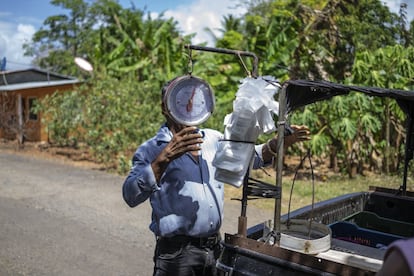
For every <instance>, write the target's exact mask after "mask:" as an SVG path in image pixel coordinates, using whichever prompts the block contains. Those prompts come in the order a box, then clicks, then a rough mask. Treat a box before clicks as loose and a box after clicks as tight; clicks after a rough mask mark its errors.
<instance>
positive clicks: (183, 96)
mask: <svg viewBox="0 0 414 276" xmlns="http://www.w3.org/2000/svg"><path fill="white" fill-rule="evenodd" d="M165 97H166V98H165V103H166V106H167V112H168V113H169V115H170V116H171V118H172V119H173V120H174V121H175V122H176V123H179V124H182V125H186V126H196V125H200V124H202V123H204V122H205V121H206V120H207V119H208V118H209V117H210V116H211V114H212V113H213V110H214V105H215V102H214V95H213V91H212V89H211V87H210V85H209V84H208V83H207V82H205V81H203V80H202V79H199V78H197V77H194V76H183V77H179V78H177V79H176V80H174V81H173V82H172V83H171V84H170V86H169V87H168V88H167V90H166V93H165Z"/></svg>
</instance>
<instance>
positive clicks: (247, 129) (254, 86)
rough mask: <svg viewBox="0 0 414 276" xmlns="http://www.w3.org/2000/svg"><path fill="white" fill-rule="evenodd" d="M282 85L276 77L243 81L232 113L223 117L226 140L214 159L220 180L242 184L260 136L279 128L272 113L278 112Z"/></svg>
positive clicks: (221, 143)
mask: <svg viewBox="0 0 414 276" xmlns="http://www.w3.org/2000/svg"><path fill="white" fill-rule="evenodd" d="M279 88H280V86H279V85H278V84H277V82H276V81H275V80H274V78H273V77H259V78H246V79H244V80H242V82H241V84H240V86H239V90H238V91H237V93H236V99H235V100H234V101H233V112H232V113H230V114H228V115H227V116H226V117H225V119H224V125H225V129H224V139H223V140H222V141H220V143H219V147H218V150H217V152H216V155H215V157H214V160H213V166H215V167H216V173H215V178H216V179H217V180H219V181H222V182H225V183H228V184H231V185H233V186H236V187H240V186H241V185H242V184H243V179H244V176H245V175H246V173H247V170H248V169H249V167H250V164H251V162H252V159H253V154H254V147H255V143H256V140H257V138H258V137H259V135H260V134H263V133H270V132H272V131H275V130H276V127H275V123H274V121H273V116H272V113H273V114H278V112H279V103H278V102H277V101H275V100H274V96H275V94H276V93H277V92H278V90H279Z"/></svg>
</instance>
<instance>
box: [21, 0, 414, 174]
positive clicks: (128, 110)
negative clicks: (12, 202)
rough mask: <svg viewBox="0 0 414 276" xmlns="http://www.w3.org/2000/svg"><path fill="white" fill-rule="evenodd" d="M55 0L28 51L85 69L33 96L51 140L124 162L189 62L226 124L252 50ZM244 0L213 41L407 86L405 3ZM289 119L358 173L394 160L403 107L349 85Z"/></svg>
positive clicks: (263, 67)
mask: <svg viewBox="0 0 414 276" xmlns="http://www.w3.org/2000/svg"><path fill="white" fill-rule="evenodd" d="M51 3H52V4H54V5H57V6H61V7H63V8H65V9H67V10H68V11H69V13H68V15H56V16H52V17H49V18H47V19H46V20H45V22H44V25H43V27H42V28H41V29H40V30H39V31H38V32H37V33H36V34H35V36H34V38H33V41H32V42H31V43H29V44H27V45H26V46H25V48H26V53H27V54H28V55H32V56H34V57H37V59H36V62H37V64H39V65H41V66H48V67H49V68H52V69H53V70H55V71H57V72H60V73H64V74H71V75H75V76H78V77H80V78H84V79H85V84H84V85H83V86H81V87H79V88H78V89H77V90H76V91H73V92H72V93H65V94H56V95H53V96H52V97H48V98H47V99H45V101H43V103H42V105H41V106H40V108H41V110H42V112H43V113H44V114H45V116H44V118H45V119H46V120H47V121H48V122H47V125H48V127H49V131H50V132H51V133H52V134H53V135H52V136H51V138H52V141H51V142H55V143H59V144H62V145H77V144H80V143H82V144H86V145H88V148H89V149H90V151H91V152H92V153H93V154H94V156H95V158H96V159H97V160H99V161H101V162H105V163H106V164H108V166H111V167H114V168H116V169H117V170H118V171H120V172H125V170H127V169H128V167H129V159H130V157H131V154H132V152H133V151H134V149H135V148H136V147H137V146H138V145H139V144H140V143H142V142H143V141H145V140H146V139H148V138H149V137H151V136H152V135H153V134H154V133H155V131H156V130H157V128H158V127H159V126H160V124H161V123H162V122H163V118H162V115H161V113H160V107H159V106H160V88H161V86H162V85H163V83H165V82H166V81H167V80H169V79H171V78H173V77H175V76H178V75H182V74H185V73H188V72H190V71H191V72H192V73H193V74H194V75H197V76H199V77H202V78H204V79H206V80H207V81H208V82H209V83H210V84H211V85H212V87H213V89H214V90H215V97H216V112H215V114H214V116H213V118H212V119H210V120H209V121H208V123H207V124H206V126H208V127H213V128H216V129H218V130H222V128H223V126H222V122H223V118H224V116H225V115H226V114H227V113H229V112H231V109H232V100H233V98H234V94H235V92H236V91H237V88H238V87H237V85H238V82H239V80H240V79H242V78H244V77H245V76H246V71H245V68H244V66H243V64H244V65H245V66H246V67H247V68H251V66H252V61H251V60H249V59H248V58H246V59H240V58H238V57H236V56H231V55H217V54H213V53H205V52H195V51H192V52H191V53H190V52H189V51H188V50H187V49H186V48H185V47H184V45H185V44H188V43H190V41H191V38H192V36H193V35H188V36H183V35H182V34H181V33H180V31H179V30H178V27H177V22H176V21H175V20H174V19H173V18H165V17H164V15H163V14H161V15H159V16H158V17H157V18H152V17H151V15H150V13H149V12H146V11H142V10H139V9H136V8H135V7H133V6H132V7H131V8H123V7H122V6H120V5H119V4H118V3H117V2H116V1H115V0H98V1H93V2H92V3H91V4H90V2H87V1H84V0H52V1H51ZM239 4H240V5H243V6H244V7H246V13H245V14H244V15H243V16H241V17H236V16H234V15H227V16H225V17H224V18H223V20H222V29H221V32H222V35H221V36H220V37H216V41H215V44H216V45H215V46H216V47H219V48H229V49H237V50H243V51H250V52H254V53H256V54H257V55H258V56H259V59H260V63H259V74H260V75H272V76H275V77H277V78H278V79H279V80H281V81H285V80H288V79H297V78H306V79H324V80H330V81H334V82H343V83H353V84H357V85H367V86H378V87H389V88H398V89H411V90H413V81H412V80H413V74H414V67H413V65H412V64H414V63H413V59H414V51H413V46H414V45H413V40H412V39H413V34H414V27H413V26H414V22H411V24H408V22H407V19H406V10H405V6H402V7H401V10H400V13H399V14H394V13H392V12H390V11H389V9H388V8H387V7H386V6H384V5H383V4H382V3H381V1H379V0H360V1H355V0H306V1H298V0H278V1H270V0H254V1H242V0H241V1H240V2H239ZM190 55H191V58H192V59H191V60H190V59H189V57H190ZM75 56H80V57H84V58H86V59H88V60H90V61H91V63H92V64H93V66H94V69H95V70H94V73H93V75H89V74H85V73H84V72H82V71H81V70H79V68H77V67H76V65H75V64H74V63H73V57H75ZM189 61H192V62H191V63H190V62H189ZM290 121H291V123H295V124H300V123H304V124H307V125H308V126H309V127H310V128H311V130H312V136H313V139H312V141H311V142H309V144H307V145H305V146H306V147H310V149H311V150H312V152H313V154H314V155H315V156H317V157H321V158H327V157H329V158H330V161H331V167H332V168H333V169H335V170H339V171H342V172H344V173H348V174H349V175H350V176H354V175H355V173H363V170H364V169H367V168H369V169H375V170H378V171H383V172H396V171H398V169H399V167H398V164H399V161H400V159H401V146H402V143H403V140H404V139H403V137H404V135H405V133H404V131H405V130H404V125H403V123H404V116H403V114H402V113H401V111H400V110H399V108H398V106H397V105H396V104H395V103H394V102H392V101H389V100H386V99H375V100H372V99H370V98H368V97H364V96H362V95H359V94H357V93H355V94H352V96H350V97H347V98H341V97H336V98H334V99H332V101H329V102H322V103H318V104H314V105H311V106H308V107H306V108H305V109H302V110H300V112H296V113H294V114H292V116H291V118H290ZM266 138H267V137H261V139H266ZM296 150H297V151H300V149H296Z"/></svg>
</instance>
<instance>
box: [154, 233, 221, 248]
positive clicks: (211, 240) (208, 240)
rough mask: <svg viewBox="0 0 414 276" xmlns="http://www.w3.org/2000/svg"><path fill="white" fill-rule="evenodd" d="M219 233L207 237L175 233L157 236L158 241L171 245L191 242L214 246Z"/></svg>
mask: <svg viewBox="0 0 414 276" xmlns="http://www.w3.org/2000/svg"><path fill="white" fill-rule="evenodd" d="M220 240H221V238H220V234H214V235H211V236H208V237H191V236H185V235H176V236H172V237H158V241H160V242H163V243H168V244H171V245H184V244H191V245H194V246H197V247H201V248H205V247H210V248H211V247H214V246H215V245H217V244H218V243H219V242H220Z"/></svg>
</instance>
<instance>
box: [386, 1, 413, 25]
mask: <svg viewBox="0 0 414 276" xmlns="http://www.w3.org/2000/svg"><path fill="white" fill-rule="evenodd" d="M409 2H411V3H409ZM383 3H384V4H385V5H386V6H388V8H390V11H392V12H394V13H397V14H398V12H399V11H400V6H401V4H402V3H405V4H407V8H406V12H407V17H408V20H409V21H411V20H413V19H414V3H413V2H412V0H410V1H409V0H404V1H401V0H384V1H383Z"/></svg>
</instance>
